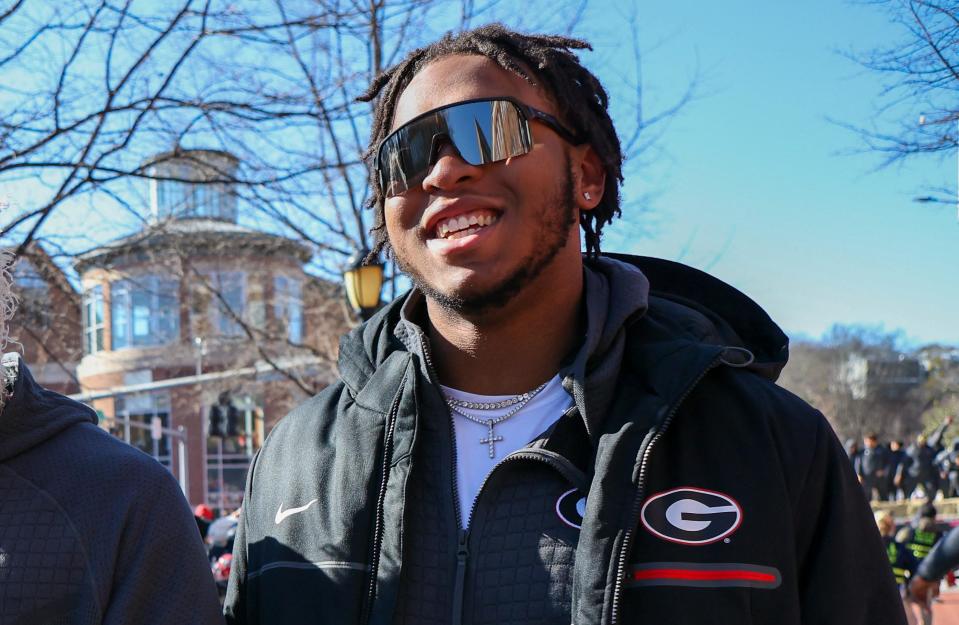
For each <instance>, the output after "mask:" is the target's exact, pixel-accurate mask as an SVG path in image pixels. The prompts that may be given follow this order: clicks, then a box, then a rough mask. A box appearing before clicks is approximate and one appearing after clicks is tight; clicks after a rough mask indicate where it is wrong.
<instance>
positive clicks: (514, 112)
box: [376, 99, 532, 197]
mask: <svg viewBox="0 0 959 625" xmlns="http://www.w3.org/2000/svg"><path fill="white" fill-rule="evenodd" d="M445 141H449V142H450V143H451V144H452V145H453V147H455V148H456V151H457V152H459V155H460V157H461V158H462V159H463V160H464V161H466V162H467V163H469V164H471V165H485V164H488V163H495V162H497V161H502V160H506V159H507V158H510V157H512V156H519V155H521V154H526V153H527V152H529V151H530V148H531V146H532V140H531V139H530V134H529V125H528V124H527V121H526V116H525V115H524V114H523V112H522V111H521V110H520V108H519V106H518V105H517V104H516V103H514V102H512V101H510V100H505V99H497V100H480V101H473V102H459V103H457V104H452V105H450V106H447V107H444V108H440V109H436V110H435V111H430V112H429V113H426V114H425V115H423V116H421V117H418V118H416V119H414V120H412V121H411V122H409V123H407V124H406V125H405V126H402V127H400V128H399V129H397V130H396V131H394V132H393V133H392V134H391V135H389V136H388V137H387V138H386V139H384V140H383V143H382V144H380V149H379V151H378V153H377V158H376V168H377V170H378V174H379V184H380V190H381V192H382V193H383V195H385V196H386V197H391V196H394V195H398V194H400V193H403V192H405V191H407V190H408V189H410V188H411V187H413V186H415V185H417V184H419V183H420V182H422V180H423V178H424V177H425V176H426V173H427V172H428V171H429V168H430V166H431V165H432V164H433V161H434V159H435V158H436V154H437V152H438V151H439V149H440V147H441V146H442V145H443V143H444V142H445Z"/></svg>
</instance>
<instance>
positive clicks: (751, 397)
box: [225, 24, 904, 625]
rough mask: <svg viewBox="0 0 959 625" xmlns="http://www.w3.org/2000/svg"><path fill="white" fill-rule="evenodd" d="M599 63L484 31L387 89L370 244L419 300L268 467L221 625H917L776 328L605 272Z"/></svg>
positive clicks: (679, 273)
mask: <svg viewBox="0 0 959 625" xmlns="http://www.w3.org/2000/svg"><path fill="white" fill-rule="evenodd" d="M587 47H588V44H587V43H586V42H583V41H579V40H575V39H570V38H566V37H561V36H540V35H524V34H521V33H516V32H512V31H510V30H508V29H506V28H504V27H503V26H501V25H496V24H493V25H488V26H484V27H481V28H479V29H476V30H472V31H467V32H463V33H459V34H456V35H448V36H446V37H444V38H443V39H441V40H440V41H438V42H436V43H434V44H431V45H430V46H426V47H425V48H421V49H419V50H415V51H414V52H412V53H411V54H410V55H409V56H408V57H407V59H406V60H404V61H403V62H401V63H400V64H399V65H398V66H396V67H394V68H392V69H390V70H388V71H387V72H386V73H385V74H384V75H383V76H381V77H379V78H378V79H376V81H375V82H374V84H373V86H372V87H371V88H370V91H369V92H368V93H367V94H366V96H365V97H367V98H369V99H374V98H375V99H376V105H375V113H374V120H373V136H372V139H371V147H370V151H369V161H370V165H371V170H372V174H371V181H372V186H373V196H374V202H373V203H374V210H375V223H376V227H375V228H374V237H375V239H376V246H375V248H376V251H390V253H392V254H393V256H394V257H395V259H396V260H397V262H398V264H399V266H400V267H401V268H402V269H403V271H404V272H405V273H406V274H407V275H409V276H410V277H411V279H412V280H413V282H414V284H415V287H416V288H415V289H414V290H413V291H412V292H411V293H410V294H409V295H408V296H405V297H403V298H400V299H399V300H397V301H395V302H393V303H392V304H390V305H388V306H387V307H386V308H385V309H384V310H382V311H380V312H379V313H378V314H377V315H376V316H375V317H374V318H373V319H371V320H370V321H368V322H367V323H365V324H363V325H362V326H360V327H359V328H357V329H356V330H354V331H353V332H352V333H351V334H350V335H349V336H347V337H345V338H344V340H343V341H342V342H341V349H340V355H339V374H340V381H339V382H338V383H337V384H335V385H333V386H331V387H330V388H328V389H326V390H325V391H324V392H323V393H321V394H320V395H319V396H317V397H316V398H314V399H312V400H310V401H309V402H307V403H306V404H304V405H303V406H301V407H300V408H298V409H297V410H295V411H294V412H293V413H292V414H291V415H290V416H288V417H286V419H284V420H283V421H282V422H281V423H280V424H279V425H278V426H277V427H276V428H275V429H274V431H273V432H272V433H271V435H270V436H269V438H268V440H267V441H266V443H265V445H264V446H263V448H262V449H261V450H260V452H259V454H258V456H257V458H256V459H255V461H254V463H253V465H252V466H251V468H250V473H249V477H248V480H247V491H246V496H245V499H244V508H243V518H242V519H241V523H240V527H239V529H238V533H237V540H236V543H235V548H234V560H233V562H234V567H233V569H232V571H231V580H230V588H229V591H228V595H227V600H226V604H225V609H226V614H227V617H228V620H229V621H231V622H233V623H250V624H252V623H271V624H280V623H299V622H305V621H312V620H323V621H324V622H329V623H363V624H366V623H447V622H452V623H460V622H479V621H483V622H497V623H517V624H519V623H534V622H535V623H557V624H559V623H563V624H568V623H570V622H572V623H578V624H584V625H585V624H587V623H589V624H592V623H610V624H617V623H661V622H670V623H681V624H694V623H696V624H698V623H706V622H715V623H750V622H755V623H777V624H782V625H800V624H803V623H835V624H836V625H839V624H840V623H842V624H843V625H850V624H852V625H872V624H873V623H892V624H899V623H903V622H904V615H903V614H902V609H901V604H900V601H899V596H898V593H897V590H896V588H895V584H894V582H893V578H892V574H891V571H890V570H889V566H888V564H887V562H886V560H885V557H886V556H885V553H884V551H883V548H882V543H881V541H880V538H879V534H878V531H877V530H876V528H875V525H874V523H873V521H872V515H871V513H870V511H869V508H868V504H867V503H866V501H865V499H864V496H863V492H862V489H861V488H860V486H859V484H858V482H857V480H856V477H855V475H853V472H852V468H851V466H850V464H849V461H848V459H847V457H846V455H845V452H844V450H843V449H842V447H841V446H840V445H839V443H838V441H837V440H836V438H835V436H834V434H833V432H832V430H831V428H830V427H829V425H828V423H826V421H825V419H824V418H823V416H822V415H821V414H820V413H818V412H817V411H815V410H814V409H812V408H811V407H809V406H808V405H807V404H805V403H804V402H802V401H801V400H800V399H798V398H796V397H795V396H793V395H791V394H790V393H788V392H786V391H785V390H783V389H781V388H779V387H777V386H776V385H775V383H774V381H775V379H776V377H777V376H778V373H779V371H780V370H781V368H782V367H783V366H784V364H785V362H786V358H787V356H788V347H787V345H788V341H787V339H786V337H785V336H784V335H783V333H782V332H781V331H780V330H779V328H778V327H776V325H775V324H774V323H773V322H772V321H771V320H770V319H769V318H768V316H767V315H766V313H765V312H763V311H762V310H761V309H760V308H759V307H758V306H757V305H756V304H755V303H753V302H752V301H751V300H749V299H748V298H747V297H746V296H745V295H743V294H741V293H739V292H738V291H736V290H735V289H733V288H731V287H729V286H727V285H725V284H723V283H721V282H720V281H718V280H716V279H715V278H712V277H710V276H708V275H706V274H704V273H702V272H699V271H696V270H694V269H691V268H688V267H684V266H682V265H679V264H676V263H670V262H667V261H661V260H656V259H648V258H637V257H626V256H622V257H615V258H611V257H608V256H603V255H601V254H600V249H599V243H600V237H601V234H602V230H603V226H604V225H606V224H609V223H610V222H612V221H613V220H614V218H615V217H616V216H618V214H619V212H620V203H619V183H620V182H621V165H622V156H621V150H620V145H619V140H618V138H617V136H616V132H615V129H614V127H613V124H612V121H611V119H610V117H609V115H608V111H607V95H606V92H605V90H604V89H603V87H602V85H601V84H600V83H599V81H598V80H597V79H596V77H595V76H594V75H593V74H592V73H590V72H589V71H588V70H587V69H586V68H585V67H583V66H582V65H581V64H580V63H579V60H578V58H577V57H576V55H575V54H574V52H573V51H574V50H577V49H583V48H587ZM580 227H582V232H581V230H580ZM583 248H585V252H586V254H585V255H584V254H583V253H582V250H583ZM544 388H549V389H551V390H549V391H543V393H544V395H546V394H548V395H549V398H550V399H548V400H544V401H546V402H547V403H548V402H550V401H555V402H556V403H555V404H550V406H551V407H552V408H554V409H555V408H557V407H558V409H556V410H555V412H553V413H548V416H547V417H544V409H542V408H534V406H542V405H543V403H542V402H540V403H537V402H538V400H539V399H541V398H542V396H541V395H539V393H540V391H542V389H544ZM531 389H532V390H531ZM466 397H469V398H472V399H464V398H466ZM497 410H500V412H497ZM469 411H472V413H470V412H469ZM464 412H465V413H466V414H464ZM530 419H545V421H543V422H542V423H543V425H542V427H541V426H540V425H537V424H538V423H540V422H538V421H537V422H535V423H534V425H533V426H532V427H536V428H537V431H534V432H533V433H532V434H530V435H529V437H526V438H524V439H523V440H516V438H518V437H514V436H513V435H512V434H511V432H513V431H515V430H511V429H509V428H510V427H511V426H515V425H517V424H520V423H523V422H524V421H528V420H530ZM467 428H472V429H469V430H467ZM464 431H468V432H471V433H472V432H476V436H475V438H474V437H473V435H472V434H470V435H469V436H466V437H463V438H460V437H458V432H464ZM527 443H528V444H527ZM478 445H482V447H478ZM487 450H488V454H489V456H488V458H487V457H486V453H487ZM477 451H478V452H479V453H477ZM487 460H489V462H488V463H487ZM464 465H465V466H466V467H467V469H468V470H466V471H464ZM470 469H471V470H472V472H474V473H478V475H473V474H471V472H470ZM484 476H485V477H484ZM477 477H480V478H484V479H482V480H479V481H477V488H476V489H475V490H473V491H469V490H468V489H466V488H462V486H463V484H464V480H466V481H474V478H477ZM333 605H335V606H337V607H336V609H335V610H331V609H330V606H333Z"/></svg>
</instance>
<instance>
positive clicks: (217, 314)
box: [206, 271, 246, 336]
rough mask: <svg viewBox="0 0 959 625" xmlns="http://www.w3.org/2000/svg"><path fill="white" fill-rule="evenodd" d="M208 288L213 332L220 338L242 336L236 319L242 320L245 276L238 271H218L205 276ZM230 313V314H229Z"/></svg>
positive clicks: (241, 328)
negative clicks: (211, 291)
mask: <svg viewBox="0 0 959 625" xmlns="http://www.w3.org/2000/svg"><path fill="white" fill-rule="evenodd" d="M206 277H207V279H208V280H209V282H210V288H212V289H214V290H215V291H216V292H215V293H211V294H210V315H211V323H212V325H213V328H214V331H215V332H216V333H217V334H219V335H220V336H242V335H243V334H244V332H243V326H242V325H241V324H240V323H239V322H238V321H237V319H236V317H239V318H240V319H244V316H243V310H244V304H245V300H246V297H245V293H244V290H245V289H244V283H245V282H246V275H245V274H244V273H243V272H240V271H218V272H214V273H211V274H207V276H206ZM231 313H232V314H231Z"/></svg>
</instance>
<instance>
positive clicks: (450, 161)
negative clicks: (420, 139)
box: [423, 140, 483, 192]
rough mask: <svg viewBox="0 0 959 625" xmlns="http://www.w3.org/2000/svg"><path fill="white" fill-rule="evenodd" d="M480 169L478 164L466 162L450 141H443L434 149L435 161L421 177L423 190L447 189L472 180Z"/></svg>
mask: <svg viewBox="0 0 959 625" xmlns="http://www.w3.org/2000/svg"><path fill="white" fill-rule="evenodd" d="M482 171H483V170H482V168H481V167H479V166H478V165H471V164H469V163H468V162H466V160H464V159H463V157H462V156H461V155H460V153H459V151H458V150H457V149H456V146H455V145H453V143H452V142H451V141H448V140H447V141H443V143H442V144H440V146H439V147H438V149H437V151H436V161H435V162H434V163H433V165H432V166H431V167H430V169H429V171H428V172H427V174H426V177H425V178H423V190H424V191H427V192H433V191H436V190H448V189H451V188H453V187H455V186H457V185H459V184H462V183H464V182H468V181H470V180H474V179H475V178H477V177H479V176H480V175H481V174H482Z"/></svg>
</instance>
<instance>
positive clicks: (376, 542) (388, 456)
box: [360, 383, 403, 624]
mask: <svg viewBox="0 0 959 625" xmlns="http://www.w3.org/2000/svg"><path fill="white" fill-rule="evenodd" d="M402 395H403V387H402V383H401V386H400V388H399V389H398V390H397V392H396V397H394V398H393V403H392V405H391V406H390V411H389V413H388V414H387V417H386V436H385V437H384V441H383V477H382V478H381V481H380V492H379V495H378V496H377V498H376V518H375V520H374V522H373V547H372V552H371V554H370V584H369V589H368V590H367V595H366V606H365V607H364V615H363V618H362V619H361V621H360V622H362V623H367V624H369V622H370V620H372V618H373V600H374V599H375V598H376V576H377V569H378V568H379V565H380V548H381V546H382V542H383V507H384V502H385V501H386V487H387V482H388V481H389V480H388V478H389V473H390V462H391V461H392V455H393V430H394V429H395V428H396V415H397V413H398V412H399V407H400V398H401V397H402Z"/></svg>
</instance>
